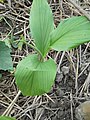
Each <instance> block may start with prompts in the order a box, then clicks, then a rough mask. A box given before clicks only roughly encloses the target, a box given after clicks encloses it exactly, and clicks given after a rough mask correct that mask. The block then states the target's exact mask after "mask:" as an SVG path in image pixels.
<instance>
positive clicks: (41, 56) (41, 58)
mask: <svg viewBox="0 0 90 120" xmlns="http://www.w3.org/2000/svg"><path fill="white" fill-rule="evenodd" d="M24 43H25V44H27V45H28V46H29V47H31V48H33V49H34V50H36V51H37V52H38V53H39V55H40V56H39V58H40V61H43V60H44V57H43V55H42V53H41V52H40V50H38V49H37V48H36V47H35V46H33V45H31V44H29V43H27V42H25V41H24Z"/></svg>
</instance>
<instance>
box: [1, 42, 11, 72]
mask: <svg viewBox="0 0 90 120" xmlns="http://www.w3.org/2000/svg"><path fill="white" fill-rule="evenodd" d="M10 52H11V49H10V48H9V47H8V46H6V45H5V42H4V41H0V70H13V63H12V58H11V55H10Z"/></svg>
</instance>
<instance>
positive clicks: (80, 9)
mask: <svg viewBox="0 0 90 120" xmlns="http://www.w3.org/2000/svg"><path fill="white" fill-rule="evenodd" d="M68 1H69V2H70V3H71V4H72V5H73V6H74V7H75V8H76V9H78V10H79V11H80V12H81V13H82V14H83V15H84V16H86V17H87V18H88V20H90V15H89V14H87V12H86V11H85V10H83V9H82V8H81V7H80V6H79V5H77V4H76V3H75V2H74V1H73V0H68Z"/></svg>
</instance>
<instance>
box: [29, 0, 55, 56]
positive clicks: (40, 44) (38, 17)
mask: <svg viewBox="0 0 90 120" xmlns="http://www.w3.org/2000/svg"><path fill="white" fill-rule="evenodd" d="M30 28H31V34H32V36H33V38H34V40H35V44H36V47H37V48H38V49H39V50H40V51H41V53H42V55H43V56H45V54H46V53H47V51H48V48H49V45H50V39H49V35H50V33H51V31H52V30H53V29H54V22H53V16H52V11H51V9H50V7H49V5H48V3H47V0H33V4H32V8H31V13H30Z"/></svg>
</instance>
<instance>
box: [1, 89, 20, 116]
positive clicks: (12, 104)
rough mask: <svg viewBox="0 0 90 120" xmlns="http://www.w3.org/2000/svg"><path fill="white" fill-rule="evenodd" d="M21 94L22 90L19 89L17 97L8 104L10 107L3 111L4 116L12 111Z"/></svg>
mask: <svg viewBox="0 0 90 120" xmlns="http://www.w3.org/2000/svg"><path fill="white" fill-rule="evenodd" d="M20 94H21V91H20V90H19V91H18V93H17V95H16V96H15V98H14V99H13V101H12V102H11V104H10V105H9V106H8V108H7V109H6V110H5V112H4V113H3V115H2V116H4V115H6V116H7V115H8V114H9V113H10V111H11V109H12V108H13V106H14V103H15V102H16V101H17V99H18V97H19V95H20Z"/></svg>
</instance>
